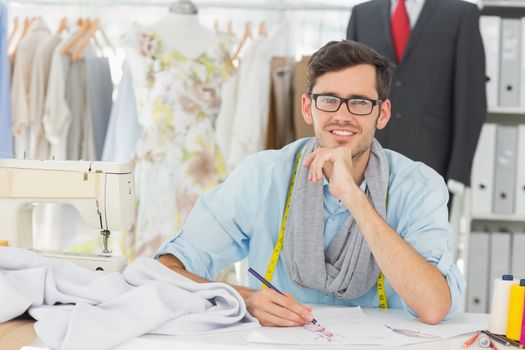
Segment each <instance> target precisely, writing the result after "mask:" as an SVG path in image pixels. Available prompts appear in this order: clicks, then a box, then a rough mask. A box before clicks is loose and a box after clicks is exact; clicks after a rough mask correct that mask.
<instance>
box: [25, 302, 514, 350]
mask: <svg viewBox="0 0 525 350" xmlns="http://www.w3.org/2000/svg"><path fill="white" fill-rule="evenodd" d="M363 311H364V312H365V313H366V314H367V315H369V316H371V317H374V316H376V317H377V315H378V314H379V311H378V310H377V309H363ZM389 312H401V311H400V310H391V311H390V310H389ZM476 317H479V318H480V321H482V322H486V323H487V324H488V322H489V315H488V314H476ZM470 335H472V334H470ZM470 335H461V336H457V337H454V338H450V339H446V340H439V341H433V342H427V343H419V344H412V345H405V346H400V347H396V349H411V350H413V349H422V350H447V349H451V350H452V349H463V343H464V342H465V341H466V340H467V339H468V338H469V336H470ZM496 345H497V346H498V348H499V349H516V348H513V347H505V346H503V345H500V344H498V343H496ZM240 348H250V349H273V350H281V349H283V350H284V349H305V348H307V349H326V348H329V349H332V348H333V349H359V348H366V349H367V350H375V349H385V347H377V346H356V345H310V346H305V345H269V344H256V343H248V342H247V341H246V340H245V339H244V337H243V336H242V334H241V333H240V332H234V333H222V334H209V335H194V336H177V337H175V336H160V335H144V336H141V337H138V338H135V339H132V340H130V341H128V342H126V343H124V344H122V345H120V346H118V347H117V348H116V349H117V350H143V349H156V350H164V349H166V350H173V349H192V350H212V349H213V350H229V349H240ZM23 349H24V350H43V349H46V348H45V347H44V346H43V344H42V343H41V342H40V341H39V340H38V339H37V340H35V341H33V342H32V343H31V344H30V345H28V346H27V347H24V348H23ZM469 349H481V347H479V345H478V343H477V341H476V342H475V343H474V344H473V345H472V346H471V347H470V348H469Z"/></svg>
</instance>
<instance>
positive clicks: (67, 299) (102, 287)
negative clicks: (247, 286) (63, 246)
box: [0, 247, 259, 350]
mask: <svg viewBox="0 0 525 350" xmlns="http://www.w3.org/2000/svg"><path fill="white" fill-rule="evenodd" d="M0 297H1V300H2V307H1V308H0V322H5V321H8V320H10V319H12V318H14V317H17V316H19V315H21V314H23V313H24V312H26V311H28V312H29V314H30V315H31V316H32V317H33V318H35V319H36V320H37V322H36V323H35V326H34V327H35V332H36V333H37V335H38V337H39V338H40V339H41V340H42V341H43V342H44V343H45V344H46V345H47V346H49V347H51V348H54V349H80V350H82V349H109V348H112V347H115V346H116V345H118V344H121V343H123V342H125V341H127V340H129V339H132V338H134V337H138V336H140V335H143V334H146V333H150V334H166V335H186V334H196V333H203V332H217V331H233V330H239V329H250V328H256V327H259V323H258V322H257V320H256V319H255V318H253V317H252V316H251V315H250V314H249V313H248V312H247V311H246V305H245V303H244V300H243V299H242V297H241V296H240V295H239V293H238V292H237V291H236V290H235V289H233V288H232V287H231V286H229V285H227V284H224V283H206V284H203V283H196V282H194V281H191V280H189V279H187V278H186V277H184V276H181V275H179V274H178V273H176V272H174V271H172V270H170V269H168V268H167V267H165V266H164V265H162V264H161V263H159V262H158V261H156V260H154V259H149V258H143V259H140V260H137V261H135V262H133V263H131V264H130V265H129V266H128V267H127V268H126V269H125V270H124V271H123V272H122V273H106V272H101V271H90V270H88V269H85V268H82V267H79V266H77V265H75V264H73V263H70V262H62V261H53V260H48V259H46V258H43V257H41V256H39V255H37V254H35V253H33V252H31V251H26V250H22V249H17V248H13V247H0Z"/></svg>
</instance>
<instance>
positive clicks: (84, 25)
mask: <svg viewBox="0 0 525 350" xmlns="http://www.w3.org/2000/svg"><path fill="white" fill-rule="evenodd" d="M77 25H78V26H79V29H78V30H77V32H76V33H75V35H73V37H72V38H71V40H69V42H68V43H67V44H66V45H65V46H64V47H63V48H62V54H63V55H67V54H68V53H69V50H71V48H72V47H73V46H74V45H75V44H76V43H77V41H78V40H80V38H81V37H83V36H84V34H86V32H87V31H88V30H89V27H90V25H91V23H90V20H88V19H82V18H79V19H78V21H77Z"/></svg>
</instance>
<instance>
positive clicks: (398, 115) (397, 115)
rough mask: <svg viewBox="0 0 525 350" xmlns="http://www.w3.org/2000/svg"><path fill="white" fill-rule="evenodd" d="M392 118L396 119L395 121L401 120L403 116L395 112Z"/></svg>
mask: <svg viewBox="0 0 525 350" xmlns="http://www.w3.org/2000/svg"><path fill="white" fill-rule="evenodd" d="M394 118H396V119H401V118H403V114H401V112H396V113H395V114H394Z"/></svg>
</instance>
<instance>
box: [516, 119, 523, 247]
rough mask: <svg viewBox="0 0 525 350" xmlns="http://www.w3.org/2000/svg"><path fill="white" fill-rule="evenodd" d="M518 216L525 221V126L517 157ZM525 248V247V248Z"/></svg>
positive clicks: (519, 139) (521, 128)
mask: <svg viewBox="0 0 525 350" xmlns="http://www.w3.org/2000/svg"><path fill="white" fill-rule="evenodd" d="M516 158H517V159H516V167H517V171H516V191H515V194H516V201H515V205H516V211H515V212H516V215H517V216H519V217H521V218H522V219H523V220H525V125H523V124H522V125H520V126H518V147H517V157H516ZM524 248H525V247H524Z"/></svg>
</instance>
